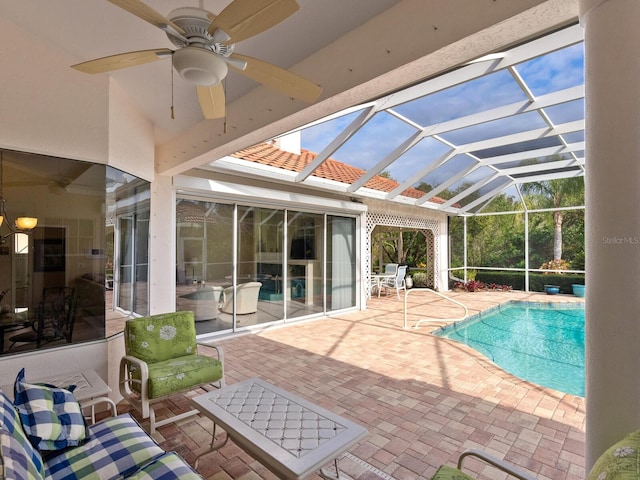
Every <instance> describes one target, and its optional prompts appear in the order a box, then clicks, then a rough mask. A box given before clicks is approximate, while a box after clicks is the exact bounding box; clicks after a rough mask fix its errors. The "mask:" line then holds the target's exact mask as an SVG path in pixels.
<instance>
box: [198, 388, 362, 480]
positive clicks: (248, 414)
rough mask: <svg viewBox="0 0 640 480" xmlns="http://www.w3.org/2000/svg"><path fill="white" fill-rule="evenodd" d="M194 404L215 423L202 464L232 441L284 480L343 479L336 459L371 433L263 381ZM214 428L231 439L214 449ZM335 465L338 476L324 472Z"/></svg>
mask: <svg viewBox="0 0 640 480" xmlns="http://www.w3.org/2000/svg"><path fill="white" fill-rule="evenodd" d="M191 401H192V402H193V403H194V405H195V407H196V408H197V409H198V410H200V412H202V413H203V414H204V415H206V416H207V417H209V418H210V419H211V420H213V438H212V440H211V448H210V449H209V450H207V451H206V452H204V453H202V454H200V455H199V456H198V459H199V458H200V457H201V456H202V455H206V454H208V453H210V452H212V451H214V450H217V449H219V448H221V447H222V446H224V445H225V444H226V442H227V440H228V439H229V438H231V439H232V440H233V441H234V442H235V443H236V444H238V445H239V446H240V447H242V448H243V449H244V450H245V451H246V452H247V453H249V454H250V455H251V456H253V457H254V458H256V459H257V460H259V461H260V462H261V463H262V464H263V465H264V466H266V467H267V468H268V469H269V470H271V471H272V472H273V473H275V474H276V475H277V476H278V478H283V479H303V478H306V477H307V476H309V475H311V474H313V473H314V472H316V471H318V470H319V471H320V475H321V476H322V477H323V478H328V479H340V478H341V477H340V471H339V470H338V464H337V459H338V457H339V456H340V455H341V454H342V453H344V452H345V451H346V450H347V449H349V448H350V447H351V446H352V445H354V444H355V443H356V442H358V441H359V440H361V439H362V438H363V437H364V436H365V435H366V434H367V430H366V429H365V428H364V427H362V426H360V425H357V424H356V423H354V422H351V421H349V420H347V419H346V418H343V417H341V416H339V415H336V414H334V413H332V412H330V411H328V410H326V409H324V408H322V407H320V406H318V405H315V404H313V403H311V402H309V401H307V400H304V399H303V398H301V397H298V396H297V395H294V394H293V393H290V392H287V391H285V390H282V389H280V388H278V387H276V386H274V385H271V384H270V383H267V382H265V381H264V380H261V379H259V378H251V379H249V380H245V381H243V382H239V383H234V384H232V385H227V386H226V387H223V388H221V389H219V390H215V391H212V392H209V393H205V394H203V395H199V396H197V397H194V398H193V399H191ZM216 425H219V426H221V427H222V428H223V429H224V430H225V432H226V435H227V436H226V437H225V440H224V441H223V442H221V443H219V444H218V445H216V446H214V441H215V436H216ZM198 459H196V465H197V461H198ZM332 460H333V461H334V462H335V468H336V473H337V476H336V475H334V474H333V473H332V472H329V471H328V470H327V469H324V468H322V466H323V465H325V464H326V463H328V462H330V461H332Z"/></svg>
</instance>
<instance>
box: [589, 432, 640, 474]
mask: <svg viewBox="0 0 640 480" xmlns="http://www.w3.org/2000/svg"><path fill="white" fill-rule="evenodd" d="M638 478H640V430H638V431H636V432H633V433H630V434H629V435H627V436H626V437H624V438H623V439H622V440H620V441H619V442H618V443H616V444H615V445H613V446H611V447H609V448H608V449H607V451H605V452H604V453H603V454H602V455H601V456H600V458H599V459H598V460H597V461H596V463H595V465H594V466H593V468H592V469H591V472H590V473H589V477H588V479H589V480H605V479H606V480H637V479H638Z"/></svg>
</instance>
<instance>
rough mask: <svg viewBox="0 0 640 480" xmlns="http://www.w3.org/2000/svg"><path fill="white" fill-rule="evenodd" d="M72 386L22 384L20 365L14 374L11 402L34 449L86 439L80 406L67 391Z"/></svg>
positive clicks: (85, 426) (68, 444)
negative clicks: (12, 401) (13, 393)
mask: <svg viewBox="0 0 640 480" xmlns="http://www.w3.org/2000/svg"><path fill="white" fill-rule="evenodd" d="M74 388H75V385H73V386H71V387H69V388H68V389H65V388H58V387H56V386H54V385H46V384H30V383H26V382H25V381H24V368H23V369H22V370H20V373H18V377H17V378H16V383H15V400H14V405H15V406H16V409H17V410H18V413H19V414H20V421H21V422H22V428H23V429H24V431H25V433H26V434H27V437H28V438H29V441H30V442H31V443H32V444H33V446H34V447H36V448H37V449H38V450H60V449H63V448H66V447H74V446H77V445H80V444H81V443H82V442H83V441H85V440H86V439H87V424H86V422H85V419H84V416H83V415H82V409H81V408H80V404H79V403H78V402H77V400H76V399H75V397H74V396H73V393H72V392H71V391H72V390H73V389H74Z"/></svg>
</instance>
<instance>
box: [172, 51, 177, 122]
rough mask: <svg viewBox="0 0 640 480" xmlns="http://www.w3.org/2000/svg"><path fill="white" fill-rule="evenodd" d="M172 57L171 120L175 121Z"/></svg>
mask: <svg viewBox="0 0 640 480" xmlns="http://www.w3.org/2000/svg"><path fill="white" fill-rule="evenodd" d="M173 72H174V69H173V55H171V120H175V119H176V117H175V115H174V114H173Z"/></svg>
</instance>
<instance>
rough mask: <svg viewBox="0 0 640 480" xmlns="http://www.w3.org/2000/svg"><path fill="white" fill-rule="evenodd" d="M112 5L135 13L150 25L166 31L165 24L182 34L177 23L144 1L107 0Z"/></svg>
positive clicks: (182, 31)
mask: <svg viewBox="0 0 640 480" xmlns="http://www.w3.org/2000/svg"><path fill="white" fill-rule="evenodd" d="M108 1H109V2H111V3H113V4H114V5H116V6H118V7H120V8H122V9H123V10H126V11H127V12H129V13H131V14H132V15H135V16H136V17H138V18H141V19H142V20H144V21H145V22H149V23H150V24H151V25H154V26H156V27H158V28H160V29H162V30H165V31H166V28H167V25H169V26H170V27H171V28H172V29H174V30H175V31H176V32H178V33H179V34H180V35H184V30H183V29H182V28H180V27H179V26H178V25H176V24H175V23H173V22H172V21H171V20H169V19H168V18H166V17H165V16H164V15H161V14H160V13H158V12H156V11H155V10H154V9H153V8H151V7H149V6H148V5H146V4H145V3H144V2H141V1H140V0H108Z"/></svg>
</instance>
